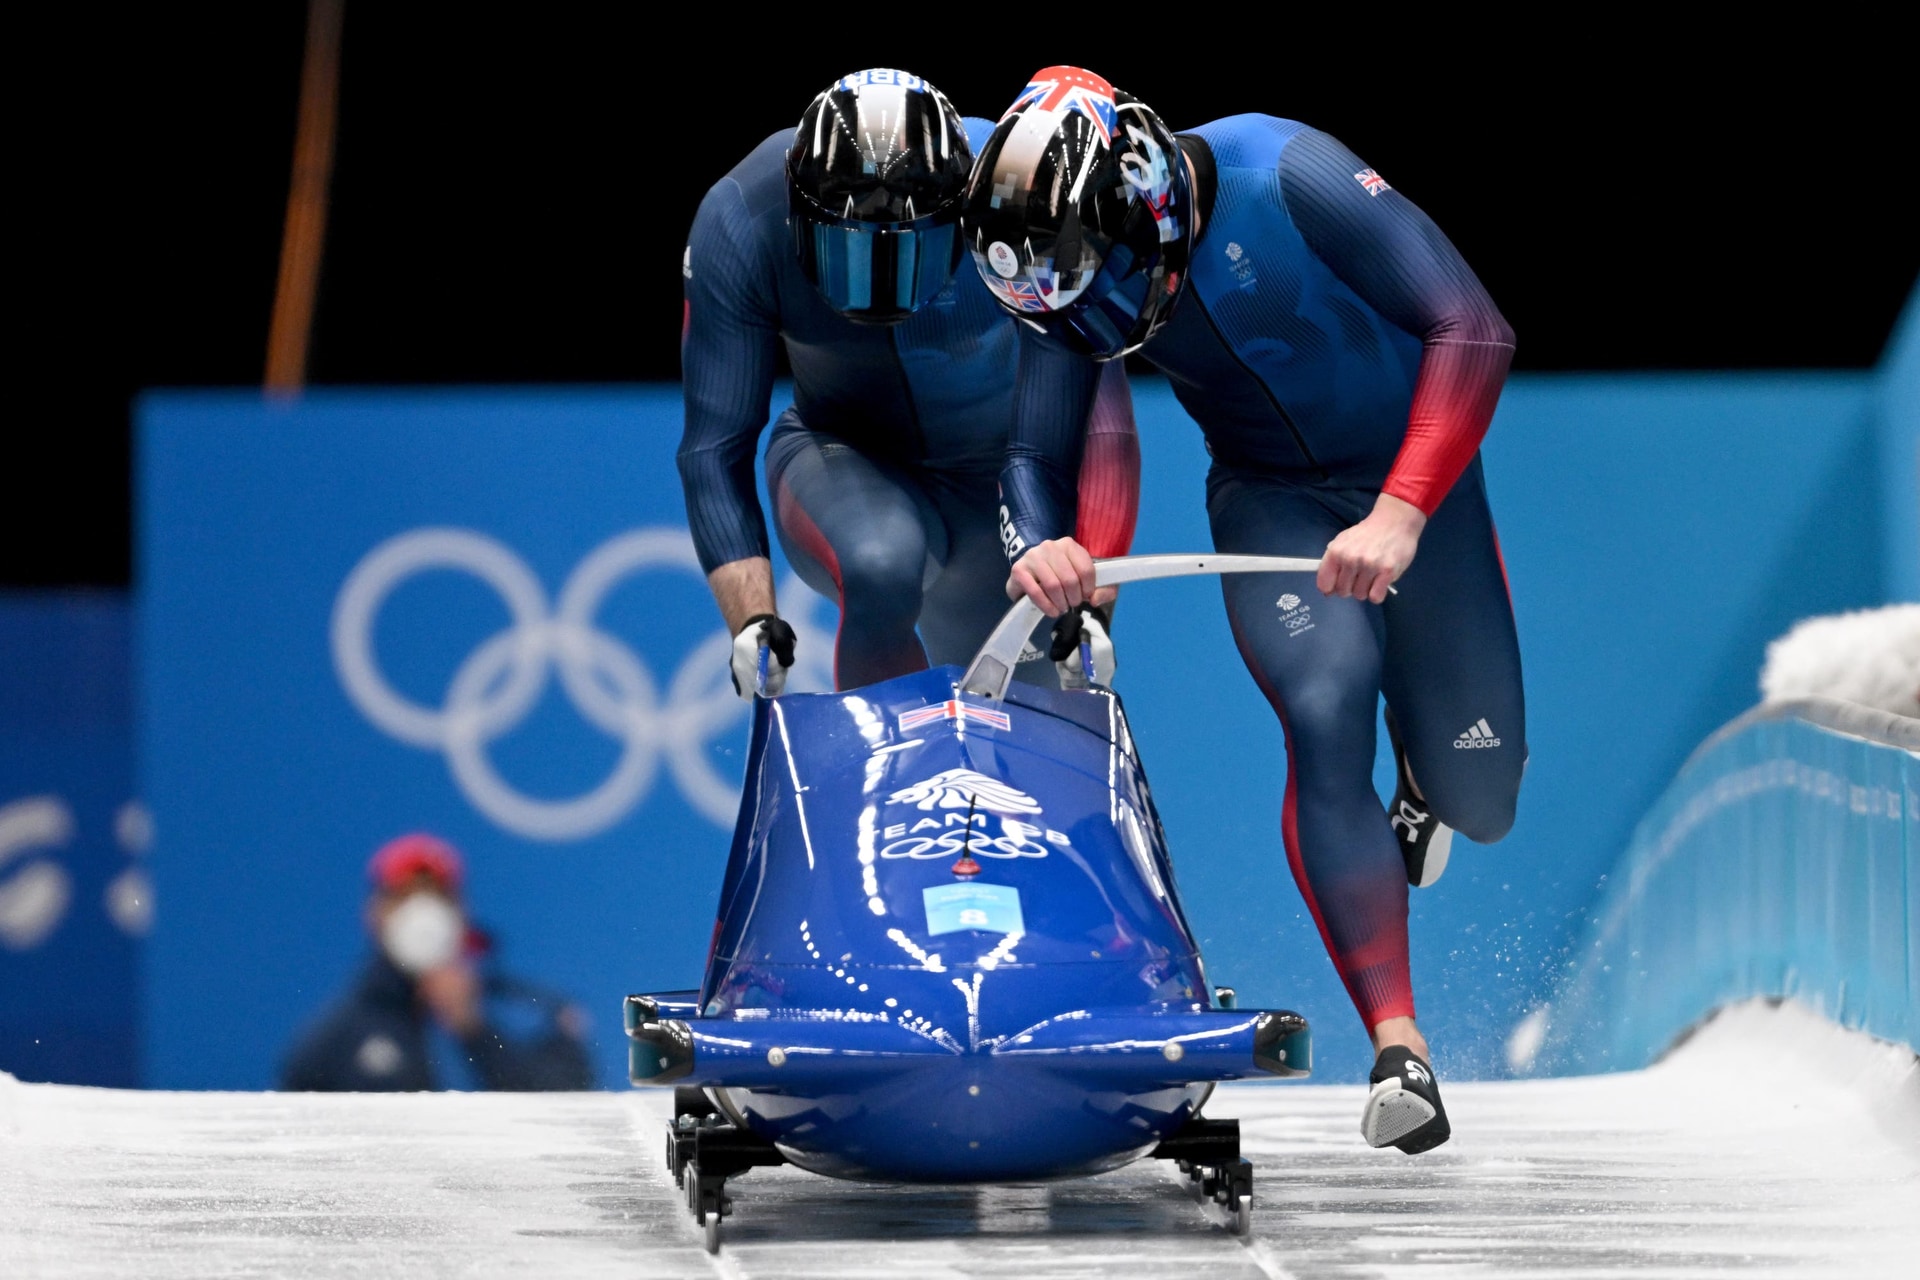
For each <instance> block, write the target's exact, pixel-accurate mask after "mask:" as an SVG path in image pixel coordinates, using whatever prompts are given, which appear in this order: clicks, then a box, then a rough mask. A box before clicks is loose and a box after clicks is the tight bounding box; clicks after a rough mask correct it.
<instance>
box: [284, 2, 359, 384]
mask: <svg viewBox="0 0 1920 1280" xmlns="http://www.w3.org/2000/svg"><path fill="white" fill-rule="evenodd" d="M345 7H346V0H308V6H307V48H306V55H305V58H304V61H303V63H302V66H301V70H300V119H299V125H298V128H297V131H296V132H295V134H294V140H293V182H292V185H291V186H290V188H289V189H288V191H287V225H286V231H285V233H284V234H283V236H282V239H281V242H280V280H279V283H278V284H277V285H276V286H275V288H274V294H273V323H272V327H271V328H270V329H269V330H268V334H267V390H268V391H270V392H275V393H278V394H281V395H298V394H299V392H300V389H301V388H302V387H304V386H305V385H306V381H307V353H308V350H309V348H310V346H311V344H312V338H313V310H314V303H315V300H316V299H317V297H318V295H319V292H320V251H321V248H322V246H323V245H324V243H325V241H326V234H327V188H328V186H329V184H330V182H331V180H332V177H333V138H334V129H335V125H336V123H337V121H338V119H339V106H340V26H341V18H342V16H343V12H344V10H345Z"/></svg>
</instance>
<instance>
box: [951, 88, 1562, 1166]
mask: <svg viewBox="0 0 1920 1280" xmlns="http://www.w3.org/2000/svg"><path fill="white" fill-rule="evenodd" d="M964 221H965V228H966V233H967V236H968V244H969V247H970V248H971V249H972V251H973V253H974V257H975V260H976V263H977V264H978V265H979V267H980V272H981V275H982V276H983V277H984V278H986V279H987V282H988V284H989V285H990V286H993V285H994V284H995V281H996V280H998V281H1000V282H1001V284H1002V285H1003V286H1005V287H1001V288H998V289H997V290H996V292H997V296H998V297H999V298H1000V300H1001V302H1002V304H1003V305H1005V306H1007V307H1008V309H1009V310H1012V311H1013V312H1014V313H1015V314H1016V315H1019V316H1020V317H1021V318H1022V319H1023V320H1026V321H1028V323H1027V324H1026V325H1025V326H1023V328H1022V334H1021V338H1022V344H1021V365H1020V381H1019V385H1018V388H1017V389H1016V392H1015V395H1016V400H1017V403H1018V406H1019V408H1018V411H1017V413H1016V416H1015V420H1014V433H1013V440H1012V443H1011V445H1010V446H1009V452H1008V461H1007V465H1006V469H1005V471H1004V473H1003V475H1002V481H1001V483H1002V487H1003V490H1004V493H1005V502H1006V508H1007V511H1006V517H1005V518H1006V520H1007V522H1008V524H1009V526H1010V527H1011V529H1012V531H1013V533H1012V537H1011V539H1010V540H1009V547H1010V551H1009V554H1010V556H1013V557H1015V563H1014V567H1013V573H1012V576H1011V578H1010V579H1009V581H1008V584H1007V591H1008V594H1009V595H1012V596H1014V597H1016V598H1017V597H1018V595H1019V594H1020V593H1021V592H1024V593H1025V594H1027V595H1028V596H1029V597H1031V598H1032V599H1033V600H1034V601H1035V603H1037V604H1039V605H1040V606H1041V607H1042V608H1043V609H1045V610H1046V611H1047V612H1048V613H1050V614H1058V613H1060V612H1062V611H1064V610H1066V609H1069V608H1072V607H1073V606H1074V605H1075V604H1076V603H1077V602H1079V601H1081V600H1083V599H1085V598H1086V596H1087V593H1088V591H1089V589H1090V588H1091V585H1092V581H1093V575H1092V559H1091V557H1090V556H1089V554H1088V551H1087V549H1085V548H1083V547H1082V546H1080V545H1079V544H1078V543H1077V541H1076V540H1075V539H1074V538H1073V537H1072V535H1071V531H1072V527H1073V525H1072V517H1073V502H1074V494H1073V491H1072V488H1071V487H1070V486H1069V485H1068V484H1067V483H1065V481H1066V478H1068V477H1071V476H1072V475H1073V474H1074V467H1075V465H1076V464H1077V462H1078V456H1079V455H1078V450H1079V448H1080V444H1079V439H1078V436H1077V434H1076V433H1075V432H1073V431H1071V430H1069V429H1067V426H1068V424H1069V423H1071V422H1073V421H1074V420H1075V418H1076V415H1078V414H1079V413H1081V412H1082V411H1083V406H1084V405H1085V404H1086V402H1087V399H1088V397H1089V396H1091V395H1092V394H1093V388H1094V386H1095V384H1096V381H1097V379H1098V376H1099V372H1098V371H1099V368H1100V367H1101V366H1100V363H1099V362H1101V361H1106V360H1111V359H1113V358H1114V357H1116V356H1118V355H1121V354H1123V353H1125V352H1127V351H1130V350H1133V349H1135V348H1143V354H1144V355H1145V356H1146V358H1147V359H1149V360H1151V361H1153V363H1154V364H1155V365H1157V366H1158V367H1159V368H1160V369H1162V370H1164V371H1165V372H1166V374H1167V377H1168V379H1169V380H1170V382H1171V383H1172V385H1173V389H1174V392H1175V394H1176V395H1177V396H1178V398H1179V400H1180V403H1181V404H1182V405H1183V406H1185V408H1186V410H1187V412H1188V413H1189V414H1191V415H1192V417H1193V418H1194V420H1195V421H1196V422H1197V423H1199V425H1200V428H1201V431H1202V433H1203V434H1204V436H1205V439H1206V447H1207V449H1208V451H1209V453H1210V454H1211V455H1212V458H1213V465H1212V468H1211V471H1210V472H1209V475H1208V477H1207V514H1208V517H1209V520H1210V522H1211V525H1212V529H1213V539H1214V546H1215V548H1216V549H1217V550H1219V551H1222V552H1237V553H1257V554H1270V555H1288V556H1319V557H1321V558H1322V560H1321V567H1320V570H1319V573H1318V575H1317V577H1316V578H1313V579H1310V580H1309V579H1306V578H1304V577H1303V576H1302V575H1294V574H1271V575H1268V574H1242V575H1234V576H1228V577H1225V578H1223V579H1222V583H1223V590H1224V593H1225V596H1226V606H1227V616H1228V619H1229V621H1230V622H1231V624H1232V627H1233V633H1234V638H1235V640H1236V641H1237V643H1238V645H1239V648H1240V653H1241V657H1242V658H1243V659H1244V660H1245V661H1246V664H1247V669H1248V670H1249V671H1250V672H1252V674H1253V677H1254V680H1255V681H1256V682H1257V683H1258V684H1259V686H1260V689H1261V691H1262V692H1263V693H1264V694H1265V695H1266V697H1267V700H1268V701H1269V702H1270V703H1271V704H1272V706H1273V709H1274V711H1275V712H1276V713H1277V714H1278V715H1279V717H1280V723H1281V725H1282V728H1283V730H1284V732H1285V734H1286V740H1287V784H1286V796H1285V802H1284V807H1283V810H1282V819H1281V835H1282V839H1283V841H1284V843H1285V845H1286V851H1287V859H1288V862H1289V864H1290V865H1291V867H1292V869H1293V874H1294V879H1295V881H1296V882H1297V883H1298V884H1299V886H1300V891H1301V893H1302V895H1303V896H1304V897H1305V899H1306V902H1307V905H1308V907H1309V909H1310V910H1311V911H1312V913H1313V917H1314V920H1315V922H1316V923H1317V924H1318V925H1319V928H1320V934H1321V937H1322V939H1323V940H1324V941H1325V943H1326V947H1327V953H1328V955H1329V956H1330V957H1331V958H1332V960H1333V962H1334V966H1335V967H1336V968H1337V969H1338V971H1339V973H1340V976H1341V978H1342V979H1343V981H1344V982H1345V984H1346V987H1347V991H1348V993H1349V994H1350V995H1351V996H1352V998H1353V1002H1354V1005H1355V1007H1356V1008H1357V1009H1358V1010H1359V1012H1360V1016H1361V1019H1362V1020H1363V1022H1364V1023H1365V1024H1366V1026H1367V1028H1368V1030H1369V1032H1370V1034H1371V1036H1372V1040H1373V1045H1374V1050H1375V1053H1376V1059H1375V1063H1374V1068H1373V1073H1372V1079H1373V1084H1374V1087H1373V1089H1372V1091H1371V1095H1370V1097H1369V1098H1368V1102H1367V1106H1366V1109H1365V1111H1364V1113H1363V1116H1362V1120H1361V1130H1362V1132H1363V1134H1364V1135H1365V1136H1366V1139H1367V1141H1368V1142H1369V1143H1371V1144H1372V1145H1374V1146H1386V1145H1393V1146H1397V1147H1399V1148H1400V1149H1401V1150H1402V1151H1406V1152H1408V1153H1415V1152H1420V1151H1425V1150H1427V1149H1429V1148H1431V1147H1434V1146H1437V1145H1439V1144H1440V1143H1442V1142H1444V1141H1446V1139H1447V1137H1448V1134H1449V1132H1450V1130H1449V1127H1448V1123H1447V1117H1446V1112H1445V1109H1444V1108H1443V1107H1442V1105H1441V1102H1440V1094H1439V1089H1438V1086H1437V1085H1436V1084H1435V1083H1434V1075H1433V1068H1432V1065H1431V1062H1430V1053H1429V1049H1428V1045H1427V1041H1426V1039H1425V1037H1424V1036H1423V1035H1422V1034H1421V1032H1420V1029H1419V1027H1418V1025H1417V1024H1416V1023H1415V1021H1414V1001H1413V987H1412V980H1411V975H1410V972H1409V966H1408V958H1407V898H1408V885H1409V882H1411V883H1413V884H1416V885H1425V884H1431V883H1432V882H1433V881H1434V879H1436V878H1437V877H1438V875H1439V873H1440V871H1441V870H1442V868H1443V867H1444V866H1445V861H1446V855H1447V845H1448V840H1449V837H1450V830H1458V831H1460V832H1461V833H1463V834H1465V835H1466V836H1468V837H1469V838H1471V839H1473V840H1477V841H1481V842H1489V841H1494V840H1498V839H1500V838H1501V837H1502V836H1503V835H1505V834H1506V832H1507V830H1508V828H1509V827H1510V826H1511V825H1512V823H1513V813H1514V804H1515V801H1516V799H1517V796H1518V792H1519V786H1520V773H1521V767H1522V765H1523V764H1524V762H1525V760H1526V739H1525V726H1524V705H1523V700H1522V696H1521V687H1520V653H1519V644H1518V640H1517V639H1516V636H1515V632H1514V624H1513V612H1512V608H1511V605H1510V602H1509V600H1508V596H1507V590H1506V581H1505V574H1504V571H1503V569H1502V566H1501V561H1500V552H1499V548H1498V546H1497V544H1496V542H1495V539H1494V530H1493V521H1492V518H1491V516H1490V514H1489V512H1488V508H1487V497H1486V489H1485V485H1484V482H1483V480H1482V477H1481V469H1480V461H1479V457H1478V448H1479V444H1480V440H1481V437H1482V436H1484V435H1485V433H1486V430H1487V425H1488V422H1489V421H1490V419H1491V418H1492V416H1493V409H1494V403H1495V401H1496V400H1497V399H1498V398H1499V395H1500V389H1501V386H1502V384H1503V382H1504V380H1505V377H1506V373H1507V367H1508V364H1509V362H1510V361H1511V359H1512V355H1513V333H1512V330H1511V329H1509V328H1508V326H1507V323H1506V321H1505V320H1503V319H1502V318H1501V316H1500V313H1499V311H1498V310H1497V309H1496V308H1495V307H1494V305H1493V302H1492V300H1491V299H1490V298H1489V297H1488V296H1487V293H1486V290H1485V289H1484V288H1482V287H1481V285H1480V282H1479V280H1478V279H1476V278H1475V276H1474V274H1473V272H1472V271H1471V270H1470V269H1469V268H1468V267H1467V264H1466V263H1465V262H1464V261H1462V259H1461V257H1460V255H1459V253H1458V252H1457V251H1456V250H1455V249H1454V247H1453V245H1452V244H1450V243H1449V242H1448V240H1447V238H1446V237H1445V236H1444V235H1442V234H1441V232H1440V230H1439V228H1438V227H1436V226H1435V225H1434V224H1433V222H1432V221H1431V220H1429V219H1428V218H1427V216H1426V215H1425V214H1423V213H1422V212H1421V211H1420V210H1419V209H1418V208H1417V207H1416V206H1415V205H1414V204H1413V202H1412V201H1410V200H1408V199H1407V198H1406V197H1405V196H1403V195H1402V194H1400V193H1399V192H1398V191H1395V190H1394V189H1393V187H1392V186H1391V185H1390V184H1389V183H1388V182H1387V180H1386V179H1385V178H1383V177H1382V176H1381V175H1380V174H1378V173H1377V172H1375V171H1374V170H1373V169H1371V168H1369V167H1368V166H1367V165H1366V164H1365V163H1364V162H1362V161H1361V160H1360V159H1359V158H1358V157H1356V156H1355V155H1354V154H1353V153H1352V152H1351V151H1349V150H1347V148H1346V147H1344V146H1342V145H1341V144H1340V143H1339V142H1337V141H1336V140H1334V139H1333V138H1331V137H1329V136H1328V135H1326V134H1324V133H1321V132H1319V131H1318V130H1315V129H1311V128H1308V127H1307V126H1305V125H1302V124H1298V123H1296V122H1294V121H1291V120H1281V119H1276V118H1274V117H1272V116H1263V115H1243V116H1233V117H1230V118H1228V119H1225V120H1218V121H1215V122H1214V123H1212V124H1208V125H1203V126H1202V127H1200V128H1198V129H1196V130H1194V131H1193V132H1191V133H1186V134H1182V135H1180V136H1179V138H1178V139H1177V140H1176V139H1175V138H1174V137H1173V136H1171V135H1170V134H1169V133H1168V132H1167V130H1166V128H1165V126H1163V125H1162V124H1161V123H1160V120H1159V118H1158V117H1157V116H1155V115H1154V114H1153V113H1152V112H1151V111H1149V110H1148V109H1147V108H1146V107H1145V106H1144V105H1142V104H1141V103H1139V102H1137V101H1135V100H1134V99H1132V98H1130V97H1128V96H1127V95H1125V94H1116V93H1115V92H1114V90H1113V89H1112V88H1111V86H1109V85H1108V84H1107V82H1106V81H1104V80H1102V79H1100V78H1099V77H1097V76H1094V75H1091V74H1090V73H1088V72H1085V71H1081V70H1079V69H1076V68H1070V67H1054V68H1048V69H1047V70H1045V71H1042V72H1039V73H1037V74H1036V75H1035V76H1034V82H1033V83H1032V84H1030V85H1029V86H1028V89H1027V92H1026V93H1025V94H1023V95H1022V97H1021V98H1020V100H1019V101H1017V102H1016V103H1015V105H1014V109H1013V110H1012V111H1011V112H1010V113H1009V114H1008V116H1007V117H1006V118H1004V119H1003V120H1002V121H1001V122H1000V124H999V125H998V127H996V129H995V130H994V133H993V135H992V137H991V138H989V139H988V140H987V142H986V143H984V144H983V146H982V147H981V153H980V159H979V162H978V163H977V164H976V166H975V172H974V181H973V185H972V187H971V188H970V189H969V194H968V204H967V211H966V214H965V220H964ZM1176 302H1178V303H1179V304H1180V305H1179V306H1178V307H1177V308H1176V307H1175V303H1176ZM1416 551H1417V552H1418V553H1419V554H1418V559H1417V560H1416V558H1415V553H1416ZM1382 694H1384V695H1385V698H1386V705H1387V725H1388V730H1389V734H1390V735H1391V739H1392V743H1393V747H1394V753H1395V756H1396V758H1397V760H1398V762H1399V785H1398V791H1397V794H1396V795H1395V797H1394V800H1393V805H1392V807H1391V808H1390V809H1389V810H1386V811H1384V812H1383V811H1382V808H1381V804H1380V800H1379V797H1378V796H1377V795H1376V794H1375V792H1374V790H1373V786H1372V778H1371V775H1372V767H1373V756H1374V741H1375V738H1374V724H1375V716H1376V714H1377V708H1378V706H1379V702H1380V698H1381V695H1382Z"/></svg>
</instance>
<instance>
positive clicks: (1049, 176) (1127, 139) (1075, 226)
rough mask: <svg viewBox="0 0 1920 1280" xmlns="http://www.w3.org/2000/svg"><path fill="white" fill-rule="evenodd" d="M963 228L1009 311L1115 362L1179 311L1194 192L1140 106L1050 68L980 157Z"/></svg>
mask: <svg viewBox="0 0 1920 1280" xmlns="http://www.w3.org/2000/svg"><path fill="white" fill-rule="evenodd" d="M961 225H962V227H963V229H964V230H965V232H966V240H967V247H968V249H969V250H970V251H971V252H972V253H973V261H974V265H976V266H977V267H979V269H980V278H981V279H982V280H984V281H986V284H987V288H988V289H989V290H990V291H991V292H992V293H993V296H994V297H995V298H997V299H998V300H999V302H1000V305H1001V306H1003V307H1005V308H1006V309H1007V310H1008V311H1011V312H1012V313H1013V314H1014V315H1015V316H1017V317H1019V318H1020V319H1021V320H1022V321H1024V322H1025V323H1027V324H1028V325H1030V326H1032V327H1033V328H1034V329H1037V330H1039V331H1041V332H1042V333H1046V334H1048V335H1050V336H1051V337H1053V338H1055V339H1057V340H1058V341H1060V342H1062V343H1064V344H1065V345H1067V346H1068V347H1070V348H1072V349H1074V350H1077V351H1082V352H1085V353H1087V354H1089V355H1091V356H1092V357H1093V358H1094V359H1095V360H1112V359H1114V358H1116V357H1119V356H1123V355H1126V354H1127V353H1129V352H1131V351H1136V350H1138V349H1139V348H1140V347H1141V346H1143V345H1145V343H1146V341H1147V340H1148V339H1149V338H1151V337H1152V336H1153V335H1154V333H1155V332H1156V331H1157V330H1158V329H1159V328H1160V326H1161V325H1163V324H1165V323H1166V322H1167V320H1168V318H1169V317H1170V316H1171V315H1172V314H1173V304H1174V302H1175V301H1176V300H1177V299H1178V298H1179V296H1180V287H1181V285H1182V284H1184V283H1185V282H1186V275H1187V264H1188V262H1189V261H1190V259H1191V258H1192V256H1193V191H1192V183H1191V181H1189V179H1188V176H1187V166H1186V162H1185V160H1184V159H1183V158H1182V157H1181V154H1180V148H1179V144H1178V143H1176V142H1175V141H1174V138H1173V135H1172V134H1171V133H1170V132H1168V130H1167V127H1166V125H1164V124H1162V123H1161V122H1160V117H1159V116H1157V115H1155V114H1154V113H1153V112H1152V111H1151V110H1149V109H1148V107H1147V106H1146V104H1145V103H1143V102H1141V101H1139V100H1138V99H1136V98H1134V97H1133V96H1131V95H1130V94H1126V93H1123V92H1121V91H1119V90H1117V89H1115V88H1114V87H1113V86H1112V85H1110V84H1108V83H1107V82H1106V81H1105V80H1103V79H1101V78H1100V77H1099V76H1097V75H1094V74H1093V73H1092V72H1090V71H1086V70H1083V69H1081V68H1079V67H1047V68H1045V69H1043V70H1040V71H1036V72H1034V74H1033V77H1032V79H1031V80H1030V81H1029V82H1028V84H1027V87H1026V88H1025V89H1024V90H1023V91H1022V92H1021V94H1020V96H1019V97H1018V98H1016V99H1014V102H1013V105H1012V106H1011V107H1009V108H1007V113H1006V114H1005V115H1004V116H1002V117H1001V118H1000V123H999V124H998V125H996V126H995V127H994V130H993V135H992V136H991V137H990V138H988V139H987V142H986V145H985V146H983V147H982V148H981V149H980V157H979V159H978V160H977V161H975V163H974V166H973V178H972V181H971V182H970V183H969V184H968V186H967V197H966V207H965V211H964V212H963V213H962V215H961Z"/></svg>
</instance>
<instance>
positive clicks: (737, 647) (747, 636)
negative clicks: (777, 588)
mask: <svg viewBox="0 0 1920 1280" xmlns="http://www.w3.org/2000/svg"><path fill="white" fill-rule="evenodd" d="M796 639H797V637H796V636H795V635H794V634H793V628H792V627H790V626H788V625H787V624H786V623H785V622H783V621H781V619H780V618H779V616H778V615H777V614H771V613H756V614H755V615H753V617H751V618H748V619H747V623H746V625H745V626H743V627H741V628H740V634H739V635H737V636H735V637H734V638H733V659H732V665H733V691H734V692H735V693H737V694H739V695H740V696H741V697H743V698H746V699H748V700H749V701H751V700H752V698H753V695H754V694H756V693H763V694H765V695H766V696H767V697H769V698H772V697H775V696H777V695H778V694H779V693H780V691H781V690H783V689H785V688H786V687H787V672H788V671H790V670H792V669H793V644H794V641H795V640H796ZM762 650H764V651H766V654H767V675H766V683H765V685H764V686H762V684H761V677H760V654H761V651H762Z"/></svg>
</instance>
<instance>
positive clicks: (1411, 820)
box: [1387, 716, 1453, 889]
mask: <svg viewBox="0 0 1920 1280" xmlns="http://www.w3.org/2000/svg"><path fill="white" fill-rule="evenodd" d="M1387 730H1388V740H1389V741H1391V742H1392V743H1393V762H1394V764H1395V765H1396V766H1397V769H1396V778H1397V782H1396V785H1395V786H1394V789H1393V804H1392V805H1391V806H1390V807H1389V808H1388V810H1387V824H1388V825H1389V826H1390V827H1392V828H1393V834H1394V836H1395V838H1397V839H1398V840H1399V841H1400V856H1401V857H1402V858H1404V859H1406V863H1407V883H1409V884H1411V885H1412V886H1413V887H1414V888H1416V889H1424V888H1426V887H1427V886H1428V885H1430V884H1432V883H1433V882H1434V881H1436V880H1438V879H1439V878H1440V873H1441V872H1443V871H1445V870H1446V869H1447V855H1448V854H1449V853H1451V852H1452V851H1453V828H1452V827H1449V826H1447V825H1446V824H1445V823H1444V822H1441V821H1440V819H1438V818H1436V817H1434V816H1433V811H1432V810H1431V809H1429V808H1428V807H1427V802H1426V801H1425V800H1423V799H1421V798H1420V793H1419V792H1418V791H1416V790H1415V789H1414V786H1413V773H1412V771H1410V770H1409V769H1408V768H1407V753H1406V752H1405V751H1404V750H1403V749H1402V748H1401V746H1400V734H1399V731H1398V729H1397V727H1396V726H1395V725H1394V723H1393V718H1392V717H1391V716H1389V717H1388V718H1387Z"/></svg>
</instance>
